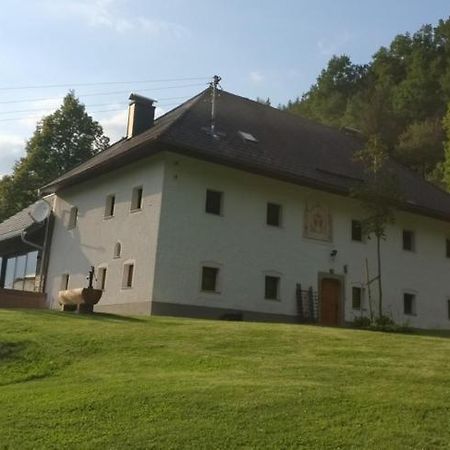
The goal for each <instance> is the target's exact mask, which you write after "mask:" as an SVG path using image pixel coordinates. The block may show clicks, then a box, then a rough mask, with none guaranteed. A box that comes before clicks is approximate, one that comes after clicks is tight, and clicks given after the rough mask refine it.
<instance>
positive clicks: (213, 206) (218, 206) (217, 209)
mask: <svg viewBox="0 0 450 450" xmlns="http://www.w3.org/2000/svg"><path fill="white" fill-rule="evenodd" d="M222 197H223V194H222V192H219V191H211V190H210V189H208V190H207V191H206V204H205V211H206V212H207V213H209V214H216V215H218V216H220V215H221V214H222Z"/></svg>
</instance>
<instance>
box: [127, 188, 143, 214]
mask: <svg viewBox="0 0 450 450" xmlns="http://www.w3.org/2000/svg"><path fill="white" fill-rule="evenodd" d="M142 194H143V189H142V186H137V187H135V188H134V189H133V192H132V194H131V208H130V209H131V211H138V210H140V209H142Z"/></svg>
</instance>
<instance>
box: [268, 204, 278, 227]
mask: <svg viewBox="0 0 450 450" xmlns="http://www.w3.org/2000/svg"><path fill="white" fill-rule="evenodd" d="M266 223H267V225H272V226H273V227H279V226H281V206H280V205H277V204H275V203H267V216H266Z"/></svg>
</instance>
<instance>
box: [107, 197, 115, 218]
mask: <svg viewBox="0 0 450 450" xmlns="http://www.w3.org/2000/svg"><path fill="white" fill-rule="evenodd" d="M115 206H116V196H115V195H113V194H111V195H108V196H107V197H106V204H105V217H112V216H114V208H115Z"/></svg>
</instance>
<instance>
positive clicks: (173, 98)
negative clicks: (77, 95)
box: [0, 95, 189, 114]
mask: <svg viewBox="0 0 450 450" xmlns="http://www.w3.org/2000/svg"><path fill="white" fill-rule="evenodd" d="M184 98H189V97H188V96H186V95H185V96H183V97H165V98H161V99H160V100H180V99H184ZM115 105H128V103H127V102H114V103H97V104H94V105H84V106H85V107H86V108H92V107H97V106H115ZM156 106H159V105H156ZM55 108H57V107H53V106H48V107H42V108H33V109H15V110H13V111H0V114H16V113H24V112H25V113H26V112H36V111H43V112H45V111H49V110H52V109H55Z"/></svg>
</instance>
